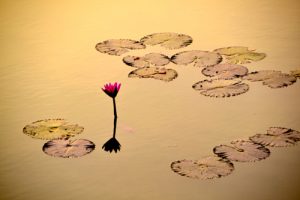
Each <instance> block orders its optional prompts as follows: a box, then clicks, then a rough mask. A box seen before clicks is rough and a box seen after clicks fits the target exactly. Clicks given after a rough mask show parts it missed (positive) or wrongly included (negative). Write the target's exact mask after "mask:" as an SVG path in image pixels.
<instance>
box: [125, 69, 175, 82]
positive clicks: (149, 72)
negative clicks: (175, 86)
mask: <svg viewBox="0 0 300 200" xmlns="http://www.w3.org/2000/svg"><path fill="white" fill-rule="evenodd" d="M177 76H178V74H177V72H176V71H175V70H173V69H166V68H158V67H144V68H139V69H136V70H134V71H132V72H130V73H129V74H128V77H129V78H153V79H157V80H162V81H167V82H168V81H172V80H173V79H175V78H176V77H177Z"/></svg>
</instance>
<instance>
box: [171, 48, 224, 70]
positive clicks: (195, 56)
mask: <svg viewBox="0 0 300 200" xmlns="http://www.w3.org/2000/svg"><path fill="white" fill-rule="evenodd" d="M171 61H172V62H173V63H175V64H178V65H187V64H190V63H193V62H194V66H195V67H209V66H213V65H216V64H218V63H220V62H221V61H222V56H221V55H220V54H218V53H213V52H208V51H200V50H193V51H183V52H180V53H177V54H175V55H173V56H172V57H171Z"/></svg>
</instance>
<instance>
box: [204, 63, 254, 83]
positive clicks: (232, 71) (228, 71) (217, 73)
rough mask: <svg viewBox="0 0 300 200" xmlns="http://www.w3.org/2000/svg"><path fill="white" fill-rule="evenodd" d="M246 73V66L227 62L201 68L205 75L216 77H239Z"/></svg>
mask: <svg viewBox="0 0 300 200" xmlns="http://www.w3.org/2000/svg"><path fill="white" fill-rule="evenodd" d="M247 73H248V69H247V68H246V67H244V66H241V65H235V64H228V63H226V64H217V65H214V66H209V67H206V68H204V69H203V70H202V74H204V75H205V76H210V77H216V78H218V79H234V78H239V77H242V76H244V75H246V74H247Z"/></svg>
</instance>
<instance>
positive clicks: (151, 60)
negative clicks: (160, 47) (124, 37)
mask: <svg viewBox="0 0 300 200" xmlns="http://www.w3.org/2000/svg"><path fill="white" fill-rule="evenodd" d="M123 62H124V63H125V64H126V65H129V66H132V67H136V68H143V67H149V66H150V65H154V66H164V65H167V64H168V63H169V62H170V59H169V57H168V56H166V55H163V54H159V53H149V54H146V55H145V56H142V57H141V56H126V57H124V58H123Z"/></svg>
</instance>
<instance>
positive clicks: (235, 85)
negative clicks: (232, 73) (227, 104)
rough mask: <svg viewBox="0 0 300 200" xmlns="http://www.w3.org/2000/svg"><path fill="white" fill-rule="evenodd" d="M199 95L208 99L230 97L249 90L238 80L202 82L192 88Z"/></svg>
mask: <svg viewBox="0 0 300 200" xmlns="http://www.w3.org/2000/svg"><path fill="white" fill-rule="evenodd" d="M192 87H193V88H194V89H195V90H198V91H200V94H202V95H205V96H209V97H231V96H236V95H240V94H243V93H245V92H247V91H248V90H249V86H248V85H247V84H245V83H241V81H239V80H225V79H215V80H203V81H199V82H197V83H195V84H194V85H193V86H192Z"/></svg>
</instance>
